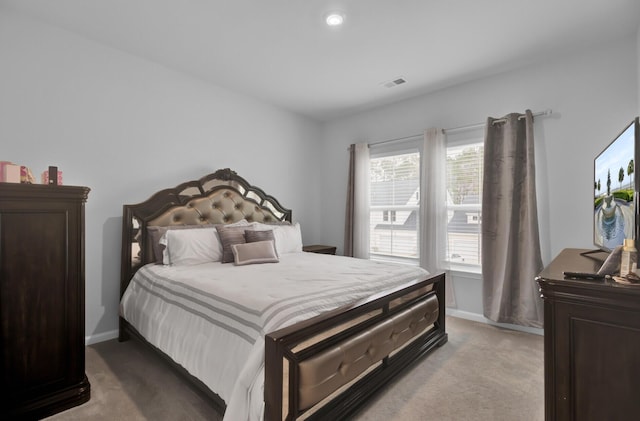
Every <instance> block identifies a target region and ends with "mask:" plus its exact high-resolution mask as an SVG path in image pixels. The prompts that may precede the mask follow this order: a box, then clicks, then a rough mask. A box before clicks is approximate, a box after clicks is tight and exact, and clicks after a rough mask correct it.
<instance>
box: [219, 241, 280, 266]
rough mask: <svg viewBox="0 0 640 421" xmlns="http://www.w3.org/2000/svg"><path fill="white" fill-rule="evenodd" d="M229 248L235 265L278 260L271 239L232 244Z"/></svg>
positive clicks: (275, 261)
mask: <svg viewBox="0 0 640 421" xmlns="http://www.w3.org/2000/svg"><path fill="white" fill-rule="evenodd" d="M231 249H232V251H233V258H234V263H235V264H236V265H237V266H242V265H252V264H256V263H277V262H278V261H279V259H278V255H277V254H276V248H275V246H274V244H273V240H268V241H256V242H253V243H244V244H234V245H232V246H231Z"/></svg>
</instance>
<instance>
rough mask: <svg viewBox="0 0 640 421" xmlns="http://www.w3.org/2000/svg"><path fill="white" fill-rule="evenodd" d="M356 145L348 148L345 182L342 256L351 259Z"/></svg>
mask: <svg viewBox="0 0 640 421" xmlns="http://www.w3.org/2000/svg"><path fill="white" fill-rule="evenodd" d="M355 163H356V145H354V144H352V145H351V146H349V177H348V181H347V211H346V215H345V218H344V221H345V222H344V255H345V256H348V257H353V224H354V214H355V178H356V176H355V172H356V169H355V167H356V164H355Z"/></svg>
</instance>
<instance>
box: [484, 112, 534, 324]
mask: <svg viewBox="0 0 640 421" xmlns="http://www.w3.org/2000/svg"><path fill="white" fill-rule="evenodd" d="M541 270H542V258H541V255H540V239H539V234H538V211H537V202H536V187H535V160H534V141H533V115H532V114H531V111H530V110H527V111H526V113H525V114H524V115H521V114H517V113H513V114H509V115H507V116H506V117H504V118H501V119H494V118H491V117H489V118H488V120H487V126H486V129H485V145H484V180H483V192H482V277H483V282H484V286H483V290H484V296H483V302H484V315H485V317H487V318H488V319H490V320H493V321H495V322H500V323H511V324H517V325H522V326H530V327H538V328H540V327H542V325H543V307H542V300H541V298H540V294H539V292H538V288H537V286H536V283H535V277H536V275H537V274H538V273H539V272H540V271H541Z"/></svg>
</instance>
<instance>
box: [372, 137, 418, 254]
mask: <svg viewBox="0 0 640 421" xmlns="http://www.w3.org/2000/svg"><path fill="white" fill-rule="evenodd" d="M421 139H422V138H421V137H415V138H413V139H407V140H406V141H404V142H401V143H396V144H379V145H375V144H372V145H370V148H369V160H370V161H372V160H374V159H381V158H387V157H393V156H400V155H406V154H417V156H418V186H417V187H418V191H419V189H420V164H419V163H420V156H421V151H420V148H419V141H420V140H421ZM370 171H371V170H370ZM370 195H371V193H370ZM384 211H389V218H388V219H389V220H388V221H385V222H386V223H387V224H389V225H391V226H393V225H396V226H400V225H399V224H398V223H397V219H396V216H397V212H399V211H400V212H412V211H415V212H416V213H417V215H416V218H418V220H417V222H416V257H415V258H412V257H402V256H392V255H388V254H382V253H378V252H374V251H373V250H372V248H371V245H372V238H373V233H372V232H371V233H370V236H369V259H370V260H375V261H388V262H395V263H403V264H408V265H412V266H419V265H420V221H419V213H420V201H419V200H418V201H417V203H416V204H415V205H406V204H405V205H377V206H373V205H371V204H369V215H373V214H374V213H375V212H384ZM392 214H393V217H392ZM370 229H371V230H372V228H370Z"/></svg>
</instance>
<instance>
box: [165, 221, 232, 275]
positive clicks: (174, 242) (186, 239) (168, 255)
mask: <svg viewBox="0 0 640 421" xmlns="http://www.w3.org/2000/svg"><path fill="white" fill-rule="evenodd" d="M160 244H164V246H165V249H164V253H163V259H162V263H164V264H165V265H176V266H186V265H198V264H201V263H208V262H219V261H221V260H222V244H221V243H220V238H219V237H218V231H216V230H214V229H183V230H168V231H167V232H166V233H165V234H164V235H163V236H162V238H160Z"/></svg>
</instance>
